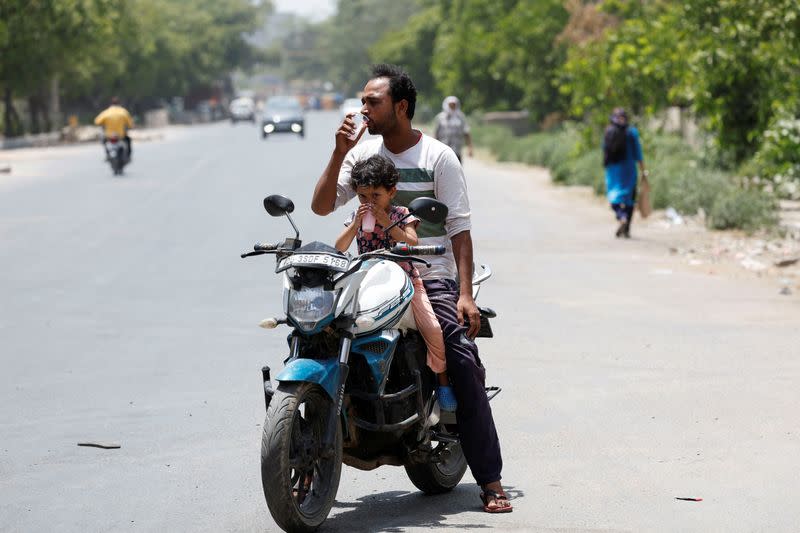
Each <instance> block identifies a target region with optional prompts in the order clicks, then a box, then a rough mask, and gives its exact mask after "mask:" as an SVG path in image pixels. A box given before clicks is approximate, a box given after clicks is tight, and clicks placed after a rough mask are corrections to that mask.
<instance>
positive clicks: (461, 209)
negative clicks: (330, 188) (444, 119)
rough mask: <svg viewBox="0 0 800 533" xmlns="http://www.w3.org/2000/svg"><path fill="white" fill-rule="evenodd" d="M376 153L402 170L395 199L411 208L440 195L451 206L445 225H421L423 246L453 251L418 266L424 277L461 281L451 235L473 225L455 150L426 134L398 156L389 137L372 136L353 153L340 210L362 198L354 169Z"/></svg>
mask: <svg viewBox="0 0 800 533" xmlns="http://www.w3.org/2000/svg"><path fill="white" fill-rule="evenodd" d="M375 154H379V155H382V156H384V157H386V158H388V159H389V160H391V161H392V162H393V163H394V165H395V167H397V170H398V172H399V173H400V181H399V182H398V184H397V196H395V198H394V200H393V203H394V204H397V205H402V206H406V207H407V206H408V204H409V203H410V202H411V200H413V199H415V198H419V197H422V196H426V197H429V198H430V197H432V198H436V199H437V200H439V201H440V202H442V203H443V204H445V205H446V206H447V209H448V213H447V220H445V222H444V223H442V224H430V223H428V222H421V223H420V225H419V226H418V227H417V235H418V236H419V244H424V245H443V246H445V247H446V249H447V253H445V255H441V256H428V257H426V258H425V259H426V260H427V261H428V262H430V263H431V267H430V268H425V266H424V265H418V269H419V271H420V274H421V275H422V279H426V280H430V279H443V278H446V279H456V274H457V269H456V263H455V259H454V257H453V248H452V245H451V243H450V239H451V238H452V237H453V236H454V235H457V234H459V233H461V232H462V231H468V230H470V229H471V226H470V211H469V198H468V197H467V182H466V179H465V178H464V170H463V169H462V167H461V163H459V161H458V158H457V157H456V154H455V153H454V152H453V150H452V149H451V148H450V147H449V146H447V145H446V144H444V143H441V142H439V141H437V140H436V139H434V138H433V137H429V136H427V135H424V134H420V140H419V142H417V144H415V145H414V146H412V147H411V148H409V149H408V150H406V151H405V152H402V153H399V154H394V153H392V152H390V151H389V150H388V149H387V148H386V147H385V146H384V144H383V139H382V138H378V139H370V140H367V141H363V142H361V143H360V144H358V145H356V146H355V147H354V148H353V149H352V150H350V152H348V153H347V156H346V157H345V160H344V163H342V168H341V170H340V171H339V179H338V183H337V185H336V208H339V207H341V206H343V205H345V204H346V203H347V202H349V201H350V200H351V199H353V198H354V197H355V196H356V193H355V191H354V190H353V188H352V187H351V186H350V171H351V170H352V168H353V165H354V164H355V163H356V162H357V161H360V160H362V159H367V158H368V157H370V156H373V155H375Z"/></svg>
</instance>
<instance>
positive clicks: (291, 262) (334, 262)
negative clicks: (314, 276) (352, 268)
mask: <svg viewBox="0 0 800 533" xmlns="http://www.w3.org/2000/svg"><path fill="white" fill-rule="evenodd" d="M348 264H349V261H348V260H347V259H345V258H343V257H334V256H332V255H327V254H294V255H290V256H289V257H285V258H283V259H281V262H280V263H278V268H277V269H275V270H276V272H280V271H282V270H286V269H287V268H289V267H303V266H308V267H313V266H325V267H329V268H332V269H333V270H340V271H342V272H344V271H345V270H347V265H348Z"/></svg>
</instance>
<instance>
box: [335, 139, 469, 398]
mask: <svg viewBox="0 0 800 533" xmlns="http://www.w3.org/2000/svg"><path fill="white" fill-rule="evenodd" d="M399 178H400V175H399V173H398V172H397V169H396V168H395V167H394V164H392V162H391V161H389V160H388V159H386V158H385V157H383V156H380V155H373V156H372V157H370V158H368V159H365V160H362V161H359V162H357V163H356V164H355V165H353V170H352V172H351V173H350V185H351V187H353V190H355V191H356V194H357V195H358V201H359V202H361V205H360V206H359V207H358V210H357V211H355V212H354V213H352V214H351V215H350V217H349V218H348V219H347V221H346V222H345V226H347V227H346V228H345V230H344V231H343V232H342V234H341V235H340V236H339V238H338V239H336V249H337V250H339V251H341V252H346V251H347V249H348V248H349V247H350V243H352V242H353V239H356V242H357V243H358V253H360V254H361V253H364V252H370V251H373V250H380V249H383V248H384V247H385V245H386V244H387V240H388V244H389V246H392V245H394V244H395V243H397V242H406V243H408V244H410V245H412V246H414V245H416V244H417V242H418V239H417V229H416V228H417V224H419V219H417V218H414V217H413V216H410V217H408V218H406V219H405V220H403V221H402V222H400V223H399V224H398V225H397V226H395V227H394V228H392V229H391V230H390V231H389V234H388V235H385V234H384V232H383V228H386V227H389V226H390V225H392V224H394V223H395V222H396V221H398V220H399V219H401V218H402V217H403V216H404V215H406V214H408V209H407V208H405V207H401V206H397V205H392V199H393V198H394V196H395V194H396V193H397V180H398V179H399ZM368 212H371V213H372V214H373V215H374V217H375V230H374V231H373V232H370V233H367V232H364V231H363V230H362V229H361V220H362V218H363V217H364V214H365V213H368ZM400 266H402V267H403V269H404V270H405V271H406V272H407V273H408V275H409V276H410V277H411V282H412V283H413V284H414V298H413V299H412V300H411V309H412V310H413V312H414V320H415V321H416V323H417V328H418V329H419V332H420V333H421V334H422V338H423V339H425V344H426V345H427V346H428V366H429V367H431V370H433V371H434V372H436V374H437V376H438V379H439V387H438V395H439V406H440V407H441V408H442V409H443V410H445V411H455V410H456V406H457V404H456V397H455V395H454V394H453V389H452V388H451V387H450V384H449V381H448V379H447V373H446V372H445V369H446V366H447V363H446V361H445V356H444V338H443V337H442V329H441V327H440V326H439V321H438V320H437V318H436V315H435V314H434V312H433V307H431V302H430V300H428V295H427V293H426V292H425V286H424V285H423V284H422V278H420V276H419V272H418V271H417V269H416V268H415V267H414V265H413V264H412V263H411V262H404V263H400Z"/></svg>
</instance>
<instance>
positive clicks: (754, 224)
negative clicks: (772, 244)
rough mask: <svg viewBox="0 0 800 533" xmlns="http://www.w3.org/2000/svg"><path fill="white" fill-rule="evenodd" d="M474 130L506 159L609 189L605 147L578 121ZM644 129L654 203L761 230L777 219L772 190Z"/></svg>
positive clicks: (569, 181)
mask: <svg viewBox="0 0 800 533" xmlns="http://www.w3.org/2000/svg"><path fill="white" fill-rule="evenodd" d="M584 133H585V132H584ZM473 135H474V138H475V142H476V144H480V145H483V146H486V147H488V148H489V149H490V150H491V151H492V152H493V153H494V154H495V155H496V156H497V158H498V159H499V160H500V161H520V162H523V163H526V164H529V165H537V166H543V167H548V168H549V170H550V174H551V176H552V179H553V181H554V182H556V183H561V184H564V185H584V186H590V187H592V188H593V189H594V191H595V193H596V194H598V195H601V194H604V193H605V171H604V170H603V166H602V156H601V152H600V148H599V146H591V141H589V142H587V141H586V139H585V138H584V136H582V134H581V132H580V131H579V130H578V129H576V128H574V127H571V126H569V125H567V126H566V127H563V128H562V129H560V130H558V131H555V132H548V133H534V134H530V135H526V136H524V137H514V136H513V135H512V134H511V132H510V131H509V130H508V129H506V128H503V127H498V126H479V127H477V128H475V130H474V134H473ZM642 135H643V137H644V139H643V141H642V144H643V148H644V155H645V161H646V163H647V167H648V168H649V169H650V171H651V177H650V179H649V181H650V186H651V201H652V203H653V207H654V208H656V209H664V208H667V207H673V208H675V209H676V210H677V211H679V212H680V213H683V214H685V215H694V214H696V213H698V212H699V211H700V210H703V211H704V212H705V213H707V214H708V215H709V216H708V223H709V225H710V226H711V227H713V228H715V229H728V228H741V229H744V230H746V231H755V230H756V229H760V228H767V227H770V226H773V225H774V224H775V223H776V222H777V216H776V214H775V209H776V205H775V202H774V200H773V199H772V197H771V196H769V195H768V194H766V193H764V192H762V191H760V190H743V189H741V188H740V187H739V186H738V185H737V184H736V182H735V181H734V180H733V178H732V177H731V176H730V175H728V174H726V173H724V172H722V171H721V170H719V169H716V168H712V167H710V166H708V165H707V164H705V163H704V160H703V159H701V157H700V155H699V154H698V153H696V152H695V151H694V150H692V148H691V147H690V146H689V145H688V144H687V143H686V142H684V141H683V139H681V138H680V137H678V136H675V135H651V134H648V133H647V132H645V133H643V134H642ZM587 138H588V137H587ZM597 144H598V145H599V142H598V143H597ZM587 146H588V148H587Z"/></svg>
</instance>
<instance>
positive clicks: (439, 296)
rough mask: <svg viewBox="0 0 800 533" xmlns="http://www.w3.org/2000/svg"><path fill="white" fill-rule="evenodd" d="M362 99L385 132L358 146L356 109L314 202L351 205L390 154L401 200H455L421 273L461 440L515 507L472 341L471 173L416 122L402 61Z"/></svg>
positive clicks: (490, 494) (431, 231)
mask: <svg viewBox="0 0 800 533" xmlns="http://www.w3.org/2000/svg"><path fill="white" fill-rule="evenodd" d="M361 101H362V102H363V107H362V109H361V114H362V115H364V117H365V125H366V129H367V130H368V131H369V132H370V133H371V134H373V135H380V136H381V138H378V139H373V140H369V141H366V142H364V143H362V144H361V145H359V146H356V144H357V143H358V141H359V139H360V138H361V135H363V133H364V127H362V128H361V130H360V131H355V123H354V122H353V118H352V117H353V115H354V113H349V114H348V115H347V117H346V118H345V119H344V122H342V124H341V126H340V127H339V130H338V131H337V132H336V145H335V147H334V150H333V153H332V154H331V158H330V161H329V162H328V166H327V167H326V168H325V170H324V171H323V173H322V175H321V176H320V178H319V181H318V182H317V186H316V188H315V189H314V196H313V199H312V201H311V208H312V209H313V210H314V212H315V213H317V214H318V215H327V214H329V213H331V212H333V210H334V209H336V208H339V207H342V206H343V205H345V204H346V203H347V202H348V201H349V200H350V199H352V198H353V196H354V192H353V189H352V187H350V184H349V179H350V171H351V170H352V168H353V165H354V164H355V163H356V161H359V160H362V159H366V158H368V157H370V156H372V155H375V154H380V155H382V156H384V157H387V158H388V159H390V160H391V161H392V162H393V163H394V165H395V166H396V167H397V169H398V172H399V173H400V180H399V182H398V184H397V189H398V191H397V194H396V196H395V202H396V203H397V204H399V205H405V206H407V205H408V203H409V202H410V201H411V200H413V199H414V198H418V197H420V196H435V197H436V198H437V199H438V200H439V201H441V202H443V203H444V204H446V205H447V207H448V210H449V211H448V216H447V220H446V221H445V223H444V224H440V225H436V224H427V223H423V224H421V225H420V226H419V228H418V230H417V234H418V236H419V242H420V244H426V245H427V244H441V245H445V246H446V248H447V253H446V254H445V255H443V256H436V257H433V258H431V259H429V261H430V263H431V268H429V269H426V268H421V269H420V273H421V275H422V279H423V282H424V284H425V289H426V290H427V293H428V297H429V298H430V300H431V304H432V305H433V309H434V312H435V313H436V316H437V318H438V319H439V322H440V324H441V326H442V333H443V334H444V341H445V357H446V359H447V372H448V374H449V375H450V380H451V382H452V384H453V389H454V391H455V395H456V400H457V401H458V410H457V411H456V414H457V418H458V428H459V435H460V437H461V446H462V449H463V450H464V456H465V457H466V460H467V464H468V465H469V467H470V470H471V471H472V475H473V477H475V480H476V481H477V482H478V484H479V485H480V486H481V488H482V494H481V498H482V499H483V501H484V510H485V511H486V512H490V513H497V512H509V511H511V510H512V508H511V504H510V502H509V501H508V499H507V498H506V495H505V493H504V492H503V488H502V485H501V484H500V471H501V470H502V466H503V461H502V457H501V455H500V442H499V440H498V438H497V431H496V430H495V425H494V419H493V418H492V411H491V409H490V407H489V401H488V400H487V398H486V392H485V390H484V385H485V378H486V372H485V370H484V368H483V365H482V364H481V360H480V357H479V356H478V347H477V345H476V344H475V342H474V341H473V340H472V339H473V338H474V337H475V335H477V333H478V329H479V327H480V312H479V311H478V307H477V306H476V305H475V301H474V300H473V299H472V237H471V236H470V211H469V200H468V198H467V188H466V180H465V179H464V172H463V170H462V168H461V165H460V163H459V162H458V159H457V158H456V155H455V153H454V152H453V151H452V150H451V149H450V148H449V147H447V146H446V145H444V144H443V143H441V142H439V141H437V140H436V139H433V138H432V137H429V136H427V135H423V134H422V132H420V131H419V130H415V129H413V128H412V127H411V119H412V118H413V117H414V108H415V106H416V101H417V90H416V88H415V87H414V83H413V82H412V81H411V78H410V77H409V76H408V74H406V73H405V72H404V71H403V70H401V69H400V68H398V67H396V66H394V65H376V66H374V67H373V70H372V78H371V79H370V80H369V82H367V85H366V86H365V87H364V96H363V97H362V100H361ZM457 277H458V279H459V280H460V281H459V283H456V281H455V280H456V278H457ZM465 317H466V318H467V319H469V328H467V327H466V326H465Z"/></svg>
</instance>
